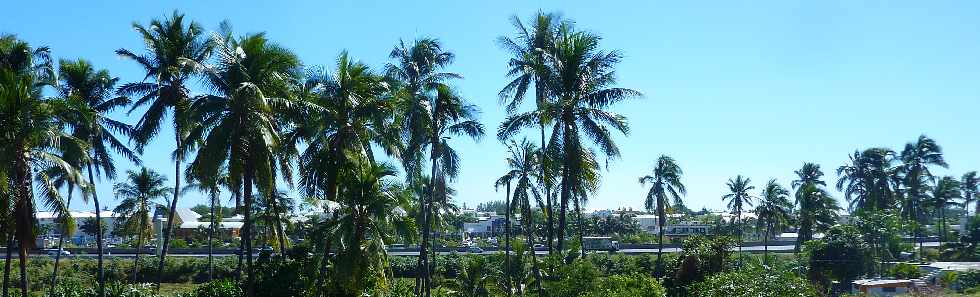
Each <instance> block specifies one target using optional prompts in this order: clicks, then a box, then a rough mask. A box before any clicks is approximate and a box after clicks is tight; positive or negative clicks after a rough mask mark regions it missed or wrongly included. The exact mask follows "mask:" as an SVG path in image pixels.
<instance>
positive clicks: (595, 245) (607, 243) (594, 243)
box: [582, 236, 619, 252]
mask: <svg viewBox="0 0 980 297" xmlns="http://www.w3.org/2000/svg"><path fill="white" fill-rule="evenodd" d="M582 248H583V249H584V250H586V251H608V252H615V251H618V250H619V243H618V242H616V241H613V240H612V237H608V236H586V237H582Z"/></svg>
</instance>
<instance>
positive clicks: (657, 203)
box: [640, 155, 687, 275]
mask: <svg viewBox="0 0 980 297" xmlns="http://www.w3.org/2000/svg"><path fill="white" fill-rule="evenodd" d="M683 175H684V171H683V170H681V167H680V166H679V165H677V161H674V158H671V157H670V156H667V155H661V156H660V158H658V159H657V166H656V167H654V168H653V174H652V175H646V176H643V177H640V186H645V185H646V184H648V183H649V184H650V191H649V192H647V197H646V201H645V202H644V204H643V205H644V207H646V209H647V211H656V213H657V226H658V228H657V229H658V231H657V237H658V238H659V240H657V268H656V273H657V274H658V275H659V274H660V273H662V272H663V271H662V268H663V266H662V262H661V259H660V258H661V254H662V253H663V249H664V228H666V227H667V208H669V207H670V204H671V202H670V201H671V200H673V204H674V205H683V202H681V196H683V195H687V188H685V187H684V183H683V182H681V177H682V176H683Z"/></svg>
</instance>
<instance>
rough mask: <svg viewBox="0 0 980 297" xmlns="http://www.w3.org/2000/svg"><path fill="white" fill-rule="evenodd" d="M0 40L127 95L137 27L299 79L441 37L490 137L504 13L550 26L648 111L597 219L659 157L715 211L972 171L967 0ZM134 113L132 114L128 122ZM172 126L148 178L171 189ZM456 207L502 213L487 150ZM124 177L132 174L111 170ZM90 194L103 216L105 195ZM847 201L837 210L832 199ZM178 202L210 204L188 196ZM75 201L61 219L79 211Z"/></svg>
mask: <svg viewBox="0 0 980 297" xmlns="http://www.w3.org/2000/svg"><path fill="white" fill-rule="evenodd" d="M6 7H7V9H8V10H7V12H8V13H6V14H4V17H3V18H0V32H6V33H14V34H17V35H18V36H19V37H20V38H23V39H25V40H27V41H29V42H30V43H32V44H35V45H47V46H50V47H51V48H52V51H53V53H54V55H55V56H56V57H65V58H77V57H83V58H86V59H89V60H90V61H92V62H93V63H94V64H95V65H97V67H102V68H107V69H109V70H110V71H111V73H112V74H113V75H115V76H119V77H120V78H121V80H122V81H133V80H138V79H141V78H142V74H141V73H140V70H139V68H137V67H136V65H135V63H133V62H131V61H125V60H121V59H119V58H118V57H117V56H116V55H115V54H114V53H113V51H114V50H115V49H118V48H127V49H134V50H137V51H141V49H142V44H141V41H140V39H139V37H138V36H137V34H136V33H135V32H133V30H131V27H130V26H131V24H132V22H134V21H137V22H141V23H144V24H145V23H147V22H149V20H150V19H151V18H160V17H163V16H164V15H165V14H169V13H170V12H171V11H173V10H174V9H179V10H180V11H182V12H184V13H186V14H187V15H188V17H190V18H192V19H193V20H196V21H198V22H200V23H201V24H203V25H204V26H205V27H206V28H208V29H212V30H213V29H216V28H217V25H218V23H219V22H220V21H221V20H224V19H228V20H230V21H231V23H232V24H233V25H234V28H235V31H236V33H238V34H241V33H248V32H260V31H265V32H267V33H268V36H269V37H270V38H271V39H273V40H275V41H277V42H278V43H280V44H281V45H283V46H285V47H288V48H290V49H292V50H294V51H295V52H296V53H297V54H298V55H299V56H300V57H301V58H302V59H303V61H304V63H305V64H306V65H308V66H314V65H332V64H333V63H334V61H335V59H336V57H337V55H338V53H340V51H341V50H344V49H346V50H348V51H349V52H350V53H351V55H353V56H354V57H356V58H358V59H360V60H362V61H364V62H366V63H368V64H370V65H372V66H373V67H374V68H375V69H377V70H381V68H382V67H383V65H384V64H385V63H386V62H387V61H388V59H387V54H388V52H389V51H390V50H391V48H392V47H393V46H394V45H395V43H396V42H397V41H398V40H399V39H400V38H404V39H407V40H410V39H414V38H417V37H421V36H431V37H436V38H439V39H440V40H441V41H442V42H443V44H444V46H445V47H446V48H447V49H449V50H451V51H453V52H454V53H456V57H457V59H456V63H455V64H453V65H452V66H451V67H450V69H449V70H451V71H454V72H457V73H460V74H462V75H463V76H465V79H463V80H461V81H458V82H457V83H456V85H457V87H458V88H459V90H460V92H461V93H462V94H463V95H465V97H466V98H468V99H469V100H470V101H471V102H473V103H475V104H477V105H479V106H480V107H481V109H482V110H483V114H482V120H483V122H484V123H485V124H486V125H487V128H488V131H494V130H495V128H496V126H497V125H498V124H499V123H500V121H501V120H502V119H503V117H504V116H505V114H504V112H503V111H502V109H501V108H500V107H499V106H498V105H497V97H496V94H497V91H498V90H499V89H500V88H501V87H502V86H503V85H504V84H505V83H506V82H507V78H506V77H505V66H506V59H507V55H506V53H505V52H504V51H503V50H501V49H500V48H499V47H497V46H496V45H495V43H494V39H495V38H496V37H497V36H500V35H508V34H511V33H512V32H513V29H512V27H511V26H510V24H509V22H508V17H509V16H511V15H514V14H516V15H519V16H521V17H522V18H525V19H526V18H527V17H528V16H530V15H531V14H532V13H534V12H536V11H538V10H542V11H547V12H560V13H561V14H562V15H563V16H564V17H566V18H569V19H572V20H574V21H576V23H577V24H578V27H579V28H581V29H585V30H589V31H593V32H596V33H599V34H601V36H602V37H603V40H602V46H603V48H604V49H610V50H611V49H618V50H621V51H622V52H623V54H624V59H623V62H622V63H621V64H620V65H619V66H618V76H619V82H620V84H619V85H620V86H621V87H627V88H632V89H636V90H639V91H641V92H643V93H644V94H645V96H644V98H642V99H638V100H633V101H630V102H626V103H623V104H620V105H618V106H616V107H615V108H614V110H615V111H617V112H620V113H622V114H624V115H626V116H627V117H628V118H629V120H630V124H631V126H632V133H631V134H630V135H629V136H628V137H623V136H620V137H617V141H618V143H619V145H620V147H621V149H622V158H621V159H619V160H614V161H612V162H611V163H610V165H609V167H608V169H609V170H608V171H607V172H604V179H603V182H602V187H601V190H600V193H599V194H598V196H596V197H593V199H592V201H591V202H590V204H589V205H588V207H590V208H619V207H633V208H641V207H642V205H643V199H644V195H645V193H646V192H645V189H643V188H641V187H640V185H639V184H638V183H637V177H639V176H641V175H644V174H647V173H648V172H649V171H650V170H651V167H652V165H653V163H654V161H655V160H656V158H657V156H659V155H660V154H668V155H671V156H673V157H674V158H675V159H677V160H678V162H680V165H681V166H682V167H683V169H684V171H685V177H684V182H685V183H686V184H687V186H688V189H689V192H688V196H687V197H686V202H687V205H688V206H689V207H692V208H700V207H702V206H704V207H708V208H712V209H721V208H722V207H723V203H722V201H721V198H720V197H721V196H722V195H723V194H724V192H725V182H726V180H727V179H728V178H730V177H734V176H735V175H737V174H742V175H745V176H748V177H750V178H751V179H752V180H753V182H754V184H755V185H757V186H760V185H761V184H762V183H764V182H765V181H766V180H768V179H770V178H777V179H779V181H780V182H781V183H783V184H784V185H788V184H789V181H790V180H792V178H793V174H792V173H793V170H796V169H798V168H799V167H800V165H802V163H803V162H804V161H809V162H816V163H819V164H821V165H822V167H823V168H824V171H825V172H826V173H827V175H828V179H829V181H831V182H832V181H836V176H835V175H834V173H833V171H834V169H835V168H836V167H837V166H840V165H842V164H843V163H844V162H845V161H846V160H847V156H848V154H850V153H851V152H853V151H854V150H855V149H859V148H867V147H872V146H885V147H891V148H893V149H896V150H897V149H901V147H902V146H903V145H904V144H905V143H906V142H908V141H912V140H914V139H915V138H916V137H917V136H918V135H920V134H927V135H929V136H930V137H933V138H935V139H936V140H937V141H938V142H939V144H941V145H942V146H943V148H944V150H945V153H946V158H947V161H948V162H949V163H950V168H949V170H939V171H938V172H939V173H941V174H953V175H957V176H958V175H960V174H962V173H963V172H965V171H969V170H977V169H980V141H978V140H977V132H976V131H977V129H978V127H980V119H978V117H977V116H976V114H977V112H978V111H980V3H978V2H975V1H674V2H663V1H644V0H638V1H602V3H601V4H599V2H596V1H390V2H387V1H302V2H286V1H282V3H279V1H85V2H77V1H50V2H47V1H46V2H45V3H44V4H43V7H41V6H38V3H37V2H31V1H13V3H9V4H7V5H6ZM137 114H138V112H136V113H134V114H133V115H132V116H129V117H127V116H126V115H125V113H124V112H120V113H118V114H117V116H119V117H121V118H123V119H126V120H128V121H129V122H131V123H135V121H136V119H137ZM172 138H173V137H172V133H170V132H168V131H166V130H165V132H164V133H162V134H161V135H160V137H159V138H158V139H157V140H156V141H154V142H153V143H152V144H151V145H150V146H149V147H148V148H147V150H146V152H145V155H144V156H143V159H144V161H145V164H146V165H147V166H149V167H151V168H153V169H155V170H157V171H160V172H162V173H164V174H166V175H168V176H172V175H173V166H172V165H171V161H170V158H169V152H170V151H171V150H172V148H173V141H172ZM455 145H456V146H457V147H458V148H459V150H460V153H461V155H462V158H463V163H462V172H461V174H460V177H459V179H458V181H457V182H456V185H455V187H456V188H457V189H458V191H459V197H458V198H457V199H458V201H461V202H465V203H466V204H467V205H470V206H473V205H475V204H476V203H478V202H483V201H488V200H491V199H502V197H503V193H497V192H495V191H494V189H493V186H492V181H493V180H494V179H495V178H496V177H497V176H499V175H501V174H502V173H503V172H504V170H505V168H504V163H503V161H502V160H503V158H504V157H505V149H504V146H503V145H502V144H500V143H499V142H498V141H496V139H495V138H494V137H487V138H484V139H483V140H482V141H480V142H477V143H473V142H469V141H457V142H456V144H455ZM119 164H120V167H121V169H129V168H134V166H133V165H132V164H128V163H127V162H126V161H123V160H122V159H120V160H119ZM112 182H113V181H105V180H103V181H102V182H101V183H100V184H99V185H98V187H97V189H98V191H99V194H100V197H102V200H103V201H107V202H108V203H106V202H103V204H104V205H105V204H108V205H110V206H114V205H115V204H116V201H115V199H114V198H113V197H112V195H111V189H112V187H111V183H112ZM838 198H839V199H841V200H843V197H841V196H840V195H838ZM182 199H183V200H182V201H181V203H180V204H181V205H185V206H191V205H194V204H198V203H204V202H205V200H204V199H201V198H200V197H198V195H190V196H187V197H185V198H182ZM90 207H91V206H80V205H79V204H78V203H75V204H74V205H73V207H72V208H74V209H82V208H86V209H87V208H90Z"/></svg>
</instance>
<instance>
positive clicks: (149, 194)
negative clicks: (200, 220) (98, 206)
mask: <svg viewBox="0 0 980 297" xmlns="http://www.w3.org/2000/svg"><path fill="white" fill-rule="evenodd" d="M166 184H167V177H166V176H163V175H161V174H159V173H157V172H155V171H153V170H150V169H149V168H146V167H143V168H142V169H140V171H138V172H137V171H133V170H129V171H126V181H124V182H120V183H116V185H115V186H114V187H113V192H114V193H115V195H116V198H117V199H122V201H121V202H119V205H118V206H116V208H115V209H114V210H113V211H114V212H116V213H117V214H119V215H120V217H121V218H122V219H121V220H117V221H116V225H117V228H121V229H123V230H127V231H129V232H131V233H133V234H136V258H135V259H134V260H133V278H132V282H133V283H136V282H139V275H138V272H139V267H140V266H139V265H140V254H141V251H142V249H143V239H145V238H149V236H150V233H151V232H153V230H152V228H151V227H152V226H151V224H150V223H151V221H150V220H151V219H150V215H151V213H152V212H153V210H154V209H156V206H157V205H158V204H159V202H158V201H160V200H161V199H166V197H167V195H168V194H170V191H171V190H172V189H171V188H170V187H167V186H166Z"/></svg>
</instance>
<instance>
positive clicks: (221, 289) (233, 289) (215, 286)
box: [194, 279, 243, 297]
mask: <svg viewBox="0 0 980 297" xmlns="http://www.w3.org/2000/svg"><path fill="white" fill-rule="evenodd" d="M242 295H243V292H242V288H241V287H239V286H238V284H237V283H235V282H234V281H232V280H230V279H224V280H216V281H213V282H210V283H207V284H204V285H203V286H201V287H198V288H197V290H194V297H239V296H242Z"/></svg>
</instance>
